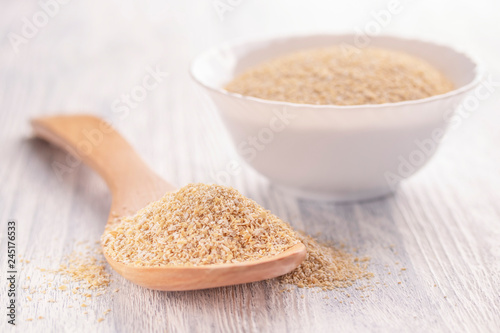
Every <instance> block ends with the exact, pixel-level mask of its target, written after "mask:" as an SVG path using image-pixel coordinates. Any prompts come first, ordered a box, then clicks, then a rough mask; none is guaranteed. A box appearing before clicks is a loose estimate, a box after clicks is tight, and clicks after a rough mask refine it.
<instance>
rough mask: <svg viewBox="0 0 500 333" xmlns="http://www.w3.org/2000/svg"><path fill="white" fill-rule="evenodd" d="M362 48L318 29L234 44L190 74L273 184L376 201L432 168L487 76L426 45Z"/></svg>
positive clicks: (199, 61)
mask: <svg viewBox="0 0 500 333" xmlns="http://www.w3.org/2000/svg"><path fill="white" fill-rule="evenodd" d="M354 41H355V36H354V35H329V34H318V35H305V36H293V37H277V38H269V39H264V40H257V41H246V42H234V43H228V44H225V45H223V46H219V47H214V48H212V49H209V50H207V51H205V52H203V53H202V54H201V55H199V56H198V57H197V58H196V59H195V60H194V61H193V63H192V66H191V75H192V77H193V79H194V80H195V81H196V82H197V83H198V84H199V85H200V86H201V87H202V88H203V89H204V90H205V92H206V93H207V94H208V95H209V96H210V98H211V99H212V101H213V102H214V103H215V106H216V108H217V109H218V111H219V114H220V115H221V117H222V120H223V122H224V124H225V125H226V128H227V129H228V131H229V133H230V134H231V138H232V140H233V143H234V145H235V147H236V149H237V151H238V153H239V155H240V156H241V157H242V158H243V159H244V160H246V162H247V163H248V164H249V165H250V166H252V167H253V168H254V169H255V170H257V171H258V172H259V173H261V174H262V175H264V176H266V177H267V178H269V179H270V180H271V181H272V182H273V183H274V184H276V185H278V186H280V187H284V188H287V189H291V190H293V191H295V192H298V193H300V194H301V195H305V196H314V197H322V198H328V199H332V200H336V201H350V200H365V199H370V198H375V197H379V196H383V195H387V194H389V193H392V192H393V191H394V190H395V189H396V188H397V185H398V184H399V182H400V181H401V180H403V179H405V178H408V177H410V176H411V175H413V174H414V173H415V172H416V171H418V170H419V169H421V168H422V167H423V166H424V165H425V164H426V163H427V162H428V161H429V159H430V158H431V157H432V156H433V154H434V152H435V151H436V149H437V147H438V145H439V142H440V139H441V137H442V136H443V134H444V131H445V128H446V125H447V123H448V121H449V120H450V119H451V116H452V115H453V111H454V109H456V108H457V106H458V105H459V104H460V103H461V101H462V100H463V98H464V97H465V95H466V93H467V92H469V91H470V90H472V89H473V88H474V87H475V86H476V85H477V83H478V81H479V73H478V72H479V71H478V69H477V65H476V64H475V62H474V61H473V60H471V58H470V57H468V56H466V55H464V54H463V53H460V52H457V51H455V50H453V49H451V48H449V47H446V46H441V45H437V44H434V43H430V42H424V41H419V40H410V39H403V38H397V37H389V36H380V37H373V38H372V39H371V43H370V45H368V46H367V47H361V48H360V47H356V45H355V44H353V43H354ZM346 55H347V56H346ZM360 55H361V56H360ZM395 55H397V56H395ZM322 57H323V60H321V58H322ZM325 57H326V58H328V59H326V60H325V59H324V58H325ZM363 57H364V58H363ZM391 57H392V58H391ZM297 59H299V60H301V61H302V62H300V61H297ZM318 59H319V60H320V61H318ZM294 61H295V62H294ZM332 62H333V64H332ZM350 62H351V64H349V63H350ZM356 62H358V64H357V65H356ZM297 63H301V66H295V67H294V65H296V64H297ZM325 64H326V65H325ZM405 64H406V66H405ZM266 66H267V68H266ZM252 71H253V72H252ZM259 71H260V72H259ZM412 73H413V74H412ZM245 75H246V79H245ZM259 75H260V76H259ZM367 77H368V78H370V80H367ZM241 78H243V79H241ZM326 80H328V82H327V83H325V81H326ZM346 87H347V88H348V89H346ZM266 94H267V95H266ZM307 103H309V104H307Z"/></svg>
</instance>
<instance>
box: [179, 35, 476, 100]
mask: <svg viewBox="0 0 500 333" xmlns="http://www.w3.org/2000/svg"><path fill="white" fill-rule="evenodd" d="M354 36H355V34H354V33H343V34H341V33H306V34H286V35H274V36H267V37H260V38H248V39H234V40H231V41H228V42H225V43H220V44H218V45H215V46H212V47H209V48H207V49H205V50H204V51H202V52H200V53H199V54H198V55H197V56H195V57H194V58H193V60H192V61H191V64H190V66H189V74H190V76H191V78H192V79H193V80H194V81H195V82H196V83H197V84H199V85H200V86H202V87H204V88H205V89H208V90H210V91H212V92H214V93H217V94H219V95H224V96H227V97H230V98H236V99H240V100H245V101H250V102H256V103H261V104H267V105H271V106H286V107H290V108H309V109H318V110H321V109H323V110H325V109H328V110H353V109H364V110H366V109H377V108H387V107H396V106H407V105H418V104H424V103H430V102H433V101H436V100H439V99H445V98H451V97H454V96H456V95H460V94H462V93H466V92H468V91H470V90H472V89H474V88H475V87H476V86H477V85H478V84H479V82H480V81H481V78H482V76H483V71H482V70H481V67H480V65H479V62H478V61H477V59H475V57H472V56H471V55H470V54H468V53H465V52H463V51H458V50H457V49H455V48H453V47H451V46H449V45H444V44H441V43H437V42H434V41H429V40H425V39H420V38H406V37H400V36H395V35H390V34H380V35H376V36H371V38H373V39H378V38H388V39H395V40H399V41H410V42H412V41H414V42H418V43H425V44H430V45H434V46H438V47H443V48H447V49H449V50H451V51H453V52H455V53H457V54H458V55H461V56H463V57H464V58H466V59H468V60H469V61H470V62H471V64H472V65H473V74H474V76H473V78H472V80H471V81H470V82H469V83H467V84H465V85H463V86H462V87H460V88H457V89H453V90H451V91H448V92H446V93H444V94H439V95H433V96H430V97H426V98H421V99H414V100H408V101H401V102H394V103H382V104H357V105H335V104H305V103H293V102H286V101H274V100H267V99H263V98H258V97H253V96H246V95H242V94H238V93H234V92H229V91H227V90H225V89H223V88H215V87H213V86H211V85H208V84H205V83H204V82H202V80H200V79H199V78H198V77H197V75H196V74H195V73H194V67H195V66H196V64H197V62H198V61H200V59H202V58H203V57H205V56H207V55H208V54H210V53H213V52H216V51H220V50H222V49H230V48H234V47H237V46H241V45H244V44H252V43H264V42H272V41H279V40H286V39H292V38H308V37H354ZM409 54H410V55H411V53H409Z"/></svg>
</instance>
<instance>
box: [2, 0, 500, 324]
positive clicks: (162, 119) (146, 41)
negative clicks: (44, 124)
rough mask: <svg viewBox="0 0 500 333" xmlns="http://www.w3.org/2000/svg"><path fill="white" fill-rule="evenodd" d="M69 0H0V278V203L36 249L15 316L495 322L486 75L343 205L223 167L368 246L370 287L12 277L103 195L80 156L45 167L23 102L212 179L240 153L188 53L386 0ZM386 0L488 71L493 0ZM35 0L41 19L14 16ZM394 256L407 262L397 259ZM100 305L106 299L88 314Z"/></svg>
mask: <svg viewBox="0 0 500 333" xmlns="http://www.w3.org/2000/svg"><path fill="white" fill-rule="evenodd" d="M45 2H46V1H42V3H45ZM66 2H68V3H67V4H60V5H59V8H55V7H51V8H52V11H53V13H52V14H53V15H52V16H53V17H50V18H49V19H48V20H47V22H45V21H44V17H43V16H44V15H43V14H40V12H41V11H42V10H43V9H42V7H41V5H40V4H39V3H38V2H36V1H32V2H29V1H23V2H19V1H3V2H2V5H1V10H0V33H1V34H0V35H1V37H2V39H1V40H0V156H1V157H0V160H1V163H0V184H1V185H0V220H1V221H2V227H1V230H0V235H1V244H0V249H1V255H0V258H1V259H0V266H1V268H0V270H1V272H2V275H1V279H2V280H3V281H5V280H4V279H5V278H6V277H5V275H6V271H7V266H6V265H7V263H6V259H7V255H6V248H7V239H6V230H7V227H6V225H7V221H8V219H15V220H16V221H17V252H18V253H19V254H21V255H23V256H24V257H27V258H36V259H34V260H33V261H32V262H31V263H30V264H19V265H18V270H19V274H18V280H19V282H18V287H17V293H18V295H17V306H18V313H17V324H18V325H17V329H18V330H19V331H20V332H150V331H151V332H153V331H154V332H163V331H167V332H331V331H338V332H362V331H373V332H416V331H420V332H437V331H439V332H499V331H500V314H499V313H500V149H499V142H500V112H499V102H500V93H499V85H498V83H497V84H496V86H494V89H495V91H494V92H493V93H492V94H491V95H490V96H489V97H488V98H486V99H484V100H481V101H480V103H479V105H478V107H477V108H474V109H473V110H472V111H471V112H470V113H469V114H467V115H464V116H463V117H461V118H460V121H459V122H457V124H456V126H454V127H453V128H452V129H451V130H450V132H449V134H448V136H447V138H446V140H445V141H444V142H443V144H442V146H441V148H440V150H439V152H438V154H437V155H436V156H435V158H434V159H433V160H432V162H431V163H429V164H428V165H427V166H426V167H425V168H424V169H423V170H422V171H421V172H420V173H418V174H417V175H416V176H415V177H413V178H411V179H410V180H408V181H407V182H405V183H404V184H403V185H402V187H401V188H400V190H399V192H398V193H397V194H396V195H395V196H394V197H389V198H386V199H383V200H377V201H372V202H367V203H363V204H344V205H338V204H334V203H329V202H318V201H311V200H306V199H300V198H296V197H294V196H291V195H289V194H286V193H281V192H279V190H277V189H276V188H274V187H273V186H272V184H269V183H268V182H267V181H266V180H265V179H263V178H262V177H261V176H259V175H257V174H256V173H255V172H253V171H252V170H250V169H249V168H248V167H246V166H244V167H243V169H242V171H241V172H240V173H238V174H233V175H231V177H229V178H228V179H227V180H225V182H226V184H228V185H231V186H234V187H235V188H237V189H238V190H240V191H241V192H243V193H244V194H245V195H247V196H249V197H251V198H253V199H255V200H256V201H257V202H259V203H260V204H262V205H263V206H265V207H266V208H268V209H271V210H272V211H273V212H275V213H276V214H277V215H279V216H281V217H282V218H283V219H285V220H287V221H289V222H290V223H291V224H292V225H293V226H295V227H296V228H299V229H303V230H305V231H307V232H308V233H311V234H314V233H317V232H322V235H323V237H324V238H325V239H328V240H333V241H336V242H344V243H346V244H347V245H348V246H349V247H356V248H357V249H358V251H359V253H360V254H361V255H368V256H370V257H371V258H372V260H371V264H370V270H371V271H372V272H373V273H374V274H375V277H374V279H373V281H374V282H375V281H380V284H379V285H377V287H376V288H375V290H373V291H369V292H367V291H365V292H361V291H358V290H356V289H355V288H350V289H349V290H348V291H347V292H348V293H349V294H350V295H351V297H347V296H346V293H345V292H340V291H331V292H327V293H314V292H312V291H311V290H300V291H298V292H296V293H279V292H278V290H279V288H278V286H277V285H276V284H275V283H274V282H269V281H267V282H261V283H253V284H249V285H239V286H234V287H227V288H218V289H213V290H206V291H196V292H158V291H150V290H145V289H142V288H140V287H137V286H135V285H132V284H131V283H129V282H128V281H126V280H124V279H123V278H121V277H120V276H118V275H117V274H114V273H112V279H113V282H112V285H111V287H110V288H111V289H115V288H118V289H119V292H117V293H110V294H107V295H105V296H102V297H99V298H96V300H95V301H94V302H93V303H92V304H91V305H90V306H89V307H88V308H87V310H88V314H83V313H82V311H80V309H75V308H68V305H73V303H74V301H72V300H70V299H68V298H67V297H66V296H65V295H66V294H64V293H63V292H62V291H61V292H56V291H48V292H47V294H46V295H42V296H43V297H42V296H40V295H38V296H37V297H38V298H39V300H38V301H32V302H29V301H28V300H27V299H26V297H27V296H28V294H27V291H25V290H23V289H22V288H21V286H23V285H26V284H28V285H32V286H34V285H37V283H38V284H40V283H41V282H42V281H43V280H42V276H41V273H40V271H39V270H37V269H36V267H37V266H39V267H56V266H57V265H58V263H59V262H60V260H62V258H63V256H64V255H66V254H68V253H69V252H71V251H72V249H73V248H74V246H75V243H76V242H78V241H84V240H87V241H90V242H94V241H96V240H98V239H99V237H100V234H101V233H102V231H103V227H104V223H105V220H106V216H107V213H108V207H109V205H110V197H109V192H108V190H107V188H106V186H105V184H104V182H103V181H102V180H101V179H100V178H99V177H98V176H97V175H96V174H94V173H93V172H92V171H91V170H90V169H89V168H87V167H85V166H78V167H75V168H72V169H71V170H70V171H69V172H66V173H64V174H63V175H60V177H59V176H58V175H57V174H56V172H55V171H54V169H53V168H52V165H53V162H54V161H58V162H61V163H65V158H66V154H65V153H63V152H61V151H59V150H56V149H54V148H53V147H51V146H49V145H48V144H46V143H43V142H41V141H36V140H33V139H30V137H29V136H30V129H29V126H28V119H29V118H30V117H34V116H39V115H44V114H53V113H72V112H77V111H89V112H92V113H94V114H97V115H100V116H102V117H105V118H106V119H108V120H109V121H111V122H112V123H113V124H115V126H116V127H117V128H118V129H119V130H120V131H121V132H122V133H123V134H124V136H125V137H126V138H127V139H128V140H129V141H130V142H131V144H132V145H133V146H134V147H135V148H136V149H137V150H138V151H139V152H140V154H141V155H142V156H143V157H144V159H145V160H146V161H147V162H148V163H149V164H150V165H151V166H152V168H153V169H155V170H156V171H157V172H158V173H159V174H161V175H162V176H164V177H165V178H166V179H168V180H170V181H171V182H173V183H175V184H177V185H184V184H187V183H189V182H215V181H217V176H220V175H221V172H222V171H224V170H225V168H226V166H227V163H228V162H229V161H231V160H233V159H235V158H237V157H236V153H235V151H234V150H233V149H232V147H231V145H230V143H229V140H228V137H227V134H226V132H224V129H223V127H222V124H221V122H220V120H219V118H218V116H217V114H216V112H215V110H214V108H213V107H212V105H211V104H210V103H209V102H208V101H207V99H206V98H205V97H204V96H202V95H201V94H200V92H199V91H198V90H197V89H196V87H195V86H194V84H193V83H192V82H191V81H190V79H189V76H188V65H189V61H190V60H191V59H192V57H193V56H194V55H195V54H196V53H198V52H199V51H201V50H202V49H204V48H205V47H208V46H210V45H212V44H215V43H219V42H221V41H224V40H228V39H231V38H235V37H251V36H259V35H260V36H262V35H265V34H278V33H292V32H297V31H301V32H302V31H312V30H322V31H325V30H326V31H338V32H344V31H352V30H353V29H354V30H355V31H356V29H358V30H357V31H359V29H361V30H363V29H364V28H365V27H366V25H367V24H368V23H369V22H373V20H374V16H373V15H372V14H370V12H371V11H372V10H382V9H384V8H387V2H386V1H368V0H366V1H361V2H360V1H357V2H353V4H347V3H330V2H326V1H325V2H324V3H321V2H318V1H313V2H309V1H308V2H305V1H304V2H292V1H273V2H269V1H264V0H259V1H258V0H252V1H250V0H249V1H228V0H222V1H220V2H215V3H217V4H219V5H220V3H222V4H226V6H230V7H223V8H225V9H226V11H225V12H224V13H222V16H221V15H219V14H221V12H219V13H218V12H217V10H216V9H215V7H214V5H213V3H214V2H212V1H209V0H205V1H182V2H179V1H178V3H174V2H173V1H170V2H168V3H167V2H162V1H159V0H158V1H142V2H139V1H138V2H133V1H131V0H127V1H118V0H116V1H97V0H95V1H78V0H73V1H66ZM61 3H62V0H61ZM228 4H229V5H228ZM231 4H232V5H231ZM401 6H402V10H401V12H400V13H399V14H397V15H394V16H393V17H391V18H390V20H389V23H388V24H386V26H385V27H383V29H382V31H383V32H384V33H389V34H398V35H402V36H411V37H421V38H425V39H431V40H434V41H438V42H443V43H446V44H449V45H452V46H455V47H458V48H461V49H465V50H467V51H469V52H470V53H473V54H474V55H476V56H478V57H479V58H480V59H481V60H482V63H483V65H484V68H485V70H486V72H487V73H489V74H491V75H492V79H493V81H495V82H499V81H500V75H499V74H500V63H499V61H498V57H499V55H500V39H499V38H498V36H499V33H500V27H499V25H498V15H499V13H500V6H499V4H498V1H494V0H491V1H487V0H477V1H465V0H462V1H458V0H457V1H442V2H439V3H437V4H436V3H434V2H433V1H418V2H417V1H407V2H405V1H402V2H401ZM220 8H222V7H220ZM34 15H35V19H36V20H39V21H37V24H38V25H39V26H41V27H39V28H36V27H35V29H31V30H30V29H29V28H27V27H24V28H23V26H26V25H27V23H26V20H27V21H29V22H33V17H34ZM24 18H25V19H26V20H25V19H24ZM23 29H24V30H23ZM23 31H24V35H23ZM13 34H17V36H14V35H13ZM28 35H29V36H28ZM13 36H14V37H13ZM16 50H17V52H16ZM155 68H158V69H159V70H161V71H165V72H168V73H169V75H168V77H166V78H163V79H161V80H160V81H161V82H159V84H158V86H157V88H155V89H153V90H152V91H149V92H148V94H147V96H146V97H145V98H144V99H143V100H142V101H135V102H136V103H135V102H134V101H133V102H134V103H133V105H131V106H130V107H128V109H126V110H125V109H123V108H122V109H119V110H121V111H119V110H118V109H117V108H116V105H117V104H116V103H120V98H121V96H122V95H123V94H130V92H131V91H133V89H136V87H137V85H140V84H141V82H142V80H143V79H144V77H145V76H146V75H147V73H148V70H150V69H153V70H154V69H155ZM113 105H114V106H115V108H113ZM120 105H122V106H123V104H120ZM219 178H220V177H219ZM220 181H222V180H221V179H219V182H220ZM46 255H48V256H51V258H50V259H48V258H46V257H45V256H46ZM402 267H406V268H407V270H406V271H404V272H400V269H401V268H402ZM389 272H391V274H388V273H389ZM27 276H31V280H27ZM398 282H401V284H398ZM3 285H4V284H3ZM384 285H385V286H384ZM6 291H7V289H6V287H2V288H0V296H1V304H0V305H1V308H2V309H3V310H2V316H1V318H2V319H1V321H0V331H1V332H8V331H10V330H12V329H13V328H12V327H11V325H8V324H7V318H6V315H5V314H4V312H6V310H5V309H6V306H7V302H8V300H7V295H6ZM301 295H304V298H301V297H300V296H301ZM325 295H328V296H329V297H330V298H329V299H325ZM362 295H369V297H368V298H362V297H361V296H362ZM335 297H337V299H335ZM49 299H54V300H55V301H56V302H54V303H53V302H48V300H49ZM339 301H342V303H340V302H339ZM72 302H73V303H72ZM74 305H75V307H78V306H79V303H75V304H74ZM108 308H110V309H111V310H112V311H111V313H109V314H108V315H106V316H105V320H104V321H102V322H100V323H98V322H97V320H96V319H97V318H98V317H100V316H101V315H102V313H103V311H104V310H105V309H108ZM39 316H43V317H44V318H45V319H40V320H38V319H36V318H38V317H39ZM27 318H34V320H33V321H26V319H27Z"/></svg>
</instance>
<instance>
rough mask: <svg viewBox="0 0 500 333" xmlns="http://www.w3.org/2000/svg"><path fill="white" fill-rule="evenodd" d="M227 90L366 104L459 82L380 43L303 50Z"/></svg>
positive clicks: (259, 68) (255, 71)
mask: <svg viewBox="0 0 500 333" xmlns="http://www.w3.org/2000/svg"><path fill="white" fill-rule="evenodd" d="M225 88H226V90H228V91H230V92H234V93H238V94H242V95H246V96H253V97H258V98H262V99H267V100H274V101H286V102H292V103H302V104H323V105H325V104H329V105H362V104H381V103H394V102H401V101H407V100H415V99H421V98H426V97H430V96H433V95H439V94H443V93H446V92H448V91H450V90H452V89H453V84H452V83H451V82H450V81H449V80H448V79H447V78H446V77H445V76H444V75H443V74H442V73H440V72H439V71H438V70H437V69H435V68H434V67H433V66H431V65H430V64H429V63H427V62H426V61H424V60H423V59H420V58H417V57H414V56H411V55H409V54H406V53H403V52H397V51H393V50H388V49H380V48H364V49H356V50H355V51H354V52H349V51H348V52H346V49H345V48H343V47H341V46H332V47H327V48H319V49H309V50H302V51H298V52H295V53H290V54H288V55H284V56H282V57H279V58H276V59H274V60H271V61H269V62H266V63H263V64H260V65H257V66H255V67H254V68H250V69H248V70H247V71H245V72H243V73H242V74H240V75H239V76H238V77H236V78H235V79H234V80H233V81H232V82H230V83H229V84H228V85H227V86H226V87H225Z"/></svg>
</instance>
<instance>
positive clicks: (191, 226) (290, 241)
mask: <svg viewBox="0 0 500 333" xmlns="http://www.w3.org/2000/svg"><path fill="white" fill-rule="evenodd" d="M298 243H299V240H298V238H297V235H296V233H295V231H294V230H293V229H292V228H291V227H290V226H289V225H288V224H287V223H285V222H283V221H282V220H280V219H279V218H278V217H276V216H275V215H273V214H271V213H270V212H269V211H267V210H265V209H263V208H262V207H261V206H259V205H258V204H257V203H256V202H255V201H253V200H250V199H248V198H246V197H244V196H243V195H241V194H240V193H239V192H238V191H236V190H235V189H233V188H230V187H226V186H219V185H206V184H189V185H187V186H185V187H183V188H181V189H179V190H178V191H176V192H173V193H167V194H166V195H165V196H164V197H163V198H161V199H160V200H158V201H155V202H152V203H151V204H149V205H148V206H146V207H145V208H143V209H141V210H140V211H139V212H138V213H137V214H136V215H135V216H132V217H126V218H123V220H122V222H121V223H117V224H115V225H113V226H111V227H109V228H108V229H107V230H106V231H105V233H104V235H103V237H102V244H103V248H104V252H105V253H106V254H107V255H108V256H109V257H111V258H112V259H113V260H116V261H119V262H122V263H126V264H131V265H136V266H167V265H186V266H192V265H194V266H197V265H210V264H221V263H236V262H243V261H248V260H257V259H262V258H265V257H269V256H273V255H276V254H279V253H281V252H283V251H285V250H287V249H288V248H290V247H291V246H293V245H295V244H298Z"/></svg>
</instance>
